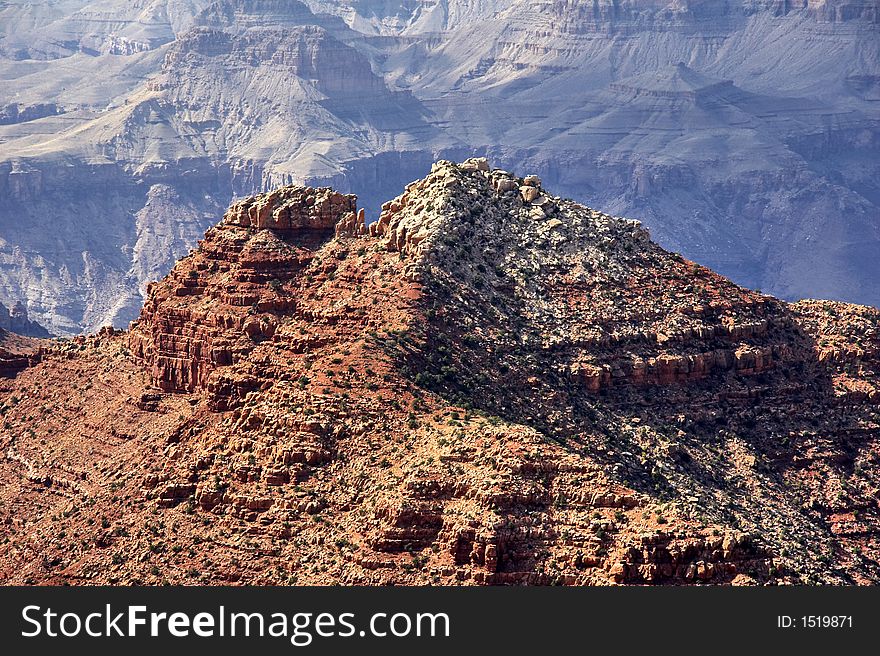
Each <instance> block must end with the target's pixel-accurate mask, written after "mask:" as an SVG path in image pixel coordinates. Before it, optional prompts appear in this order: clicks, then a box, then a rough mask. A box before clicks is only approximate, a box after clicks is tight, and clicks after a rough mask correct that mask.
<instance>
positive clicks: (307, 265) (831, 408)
mask: <svg viewBox="0 0 880 656" xmlns="http://www.w3.org/2000/svg"><path fill="white" fill-rule="evenodd" d="M878 346H880V311H878V310H876V309H873V308H868V307H861V306H852V305H847V304H842V303H833V302H824V301H809V302H803V303H798V304H794V305H790V304H787V303H784V302H782V301H778V300H776V299H774V298H772V297H769V296H766V295H763V294H760V293H757V292H754V291H749V290H746V289H743V288H741V287H738V286H737V285H735V284H733V283H731V282H730V281H729V280H727V279H725V278H723V277H721V276H719V275H717V274H715V273H713V272H712V271H710V270H708V269H706V268H704V267H701V266H699V265H697V264H694V263H693V262H690V261H688V260H686V259H684V258H683V257H681V256H680V255H677V254H673V253H669V252H667V251H665V250H663V249H662V248H660V247H659V246H658V245H657V244H655V243H654V242H652V241H651V239H650V237H649V235H648V233H647V231H646V230H645V229H644V228H643V227H642V226H641V225H640V224H639V223H638V222H635V221H631V220H626V219H620V218H615V217H612V216H609V215H606V214H602V213H600V212H597V211H594V210H591V209H589V208H587V207H584V206H582V205H579V204H577V203H575V202H573V201H571V200H567V199H565V198H562V197H559V196H556V195H554V194H553V193H552V192H551V191H549V190H548V189H547V188H546V187H545V185H544V183H543V182H542V181H541V179H540V178H538V177H537V176H534V175H531V176H526V177H523V178H520V177H518V176H516V175H514V174H511V173H507V172H505V171H501V170H498V169H492V168H491V167H490V166H489V164H488V162H486V161H485V160H468V161H466V162H464V163H462V164H460V165H458V164H453V163H451V162H440V163H438V164H436V165H435V166H434V167H433V169H432V172H431V173H430V174H429V175H428V176H427V177H426V178H424V179H423V180H420V181H417V182H414V183H412V184H410V185H408V186H407V188H406V190H405V191H404V193H402V194H401V195H400V196H398V197H397V198H395V199H393V200H391V201H388V202H387V203H385V204H384V206H383V210H382V214H381V216H380V218H379V220H378V221H377V222H375V223H373V224H371V225H370V226H369V227H367V226H366V225H365V222H364V220H363V213H362V212H360V211H359V210H358V209H357V206H356V199H355V198H354V197H353V196H350V195H343V194H340V193H337V192H334V191H332V190H331V189H327V188H314V187H303V186H296V185H293V186H286V187H282V188H280V189H277V190H275V191H273V192H271V193H266V194H262V195H259V196H255V197H253V198H249V199H246V200H244V201H241V202H239V203H236V204H234V205H233V206H232V207H230V209H229V211H228V212H227V213H226V216H225V217H224V219H223V221H222V222H221V223H220V224H218V225H217V226H215V227H213V228H211V229H210V230H208V232H207V233H206V235H205V238H204V239H203V240H202V241H201V242H200V243H199V246H198V247H197V248H196V249H195V250H194V251H193V252H192V253H191V254H190V255H189V256H187V257H185V258H183V259H182V260H181V261H180V262H179V263H178V264H177V265H176V266H175V268H174V269H173V270H172V272H171V273H170V274H169V275H168V276H167V277H166V278H164V279H163V280H162V281H160V282H158V283H156V284H155V285H152V286H151V287H150V289H149V292H148V298H147V302H146V304H145V306H144V308H143V311H142V313H141V315H140V317H139V318H138V320H137V321H136V322H134V323H133V324H132V326H131V328H130V330H129V331H128V332H125V333H120V332H118V331H114V330H112V329H107V330H103V331H101V332H100V333H99V334H97V335H94V336H90V337H79V338H76V339H74V340H72V341H66V342H58V341H55V342H41V343H40V347H41V351H40V354H39V358H35V357H34V358H31V359H30V360H27V358H25V360H26V362H25V363H24V365H26V366H22V367H21V368H20V369H19V370H18V371H17V373H16V374H15V376H14V377H13V378H10V379H7V380H6V381H5V382H4V387H5V391H4V399H3V406H2V408H3V413H4V417H5V425H4V428H3V432H2V433H0V436H2V437H0V439H2V441H3V444H2V447H3V449H4V452H5V453H6V459H5V460H4V461H3V463H2V465H0V480H2V481H3V482H4V485H3V486H2V488H0V489H3V490H4V492H3V494H4V499H3V500H4V504H3V506H2V508H3V510H2V511H0V512H2V513H3V515H2V517H3V519H2V521H3V523H2V525H3V526H5V527H6V533H7V534H6V537H7V538H8V540H9V543H8V544H9V545H10V546H9V548H8V549H7V550H5V551H4V554H3V555H2V557H0V574H2V577H3V580H4V581H6V582H47V583H61V582H64V581H78V582H93V583H99V582H105V583H123V582H125V583H131V582H140V583H160V582H163V581H169V582H173V583H182V582H197V581H198V582H204V583H227V582H241V583H263V584H274V583H351V584H364V583H372V584H391V583H394V584H425V583H448V584H560V583H562V584H577V585H580V584H609V583H655V584H677V583H719V584H720V583H736V584H740V583H743V584H747V583H764V582H803V583H818V582H827V583H868V582H876V581H877V580H878V578H880V568H878V557H880V544H878V536H880V524H878V520H880V514H878V512H880V511H878V507H877V504H876V494H875V491H876V489H877V483H878V469H877V462H876V458H875V453H876V450H877V446H878V445H877V440H878V438H880V429H878V418H880V416H878V402H880V388H878V383H880V381H878V377H877V376H878V359H877V357H878ZM28 348H31V349H32V350H33V349H35V348H37V346H36V344H31V345H30V346H29V347H28ZM25 350H26V349H25ZM17 352H19V353H21V352H22V350H21V349H19V350H18V351H17ZM50 434H51V436H52V439H47V438H48V436H49V435H50ZM99 527H100V528H99ZM67 536H72V537H67ZM206 545H207V546H209V547H210V548H206ZM37 553H38V554H40V557H39V558H36V557H34V554H37Z"/></svg>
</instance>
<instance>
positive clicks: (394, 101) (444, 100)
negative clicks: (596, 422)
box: [0, 0, 880, 335]
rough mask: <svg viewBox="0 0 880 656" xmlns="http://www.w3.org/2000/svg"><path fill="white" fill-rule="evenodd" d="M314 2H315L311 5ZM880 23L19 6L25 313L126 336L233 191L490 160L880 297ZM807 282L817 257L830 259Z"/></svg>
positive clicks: (386, 179) (9, 253)
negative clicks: (149, 294) (107, 327)
mask: <svg viewBox="0 0 880 656" xmlns="http://www.w3.org/2000/svg"><path fill="white" fill-rule="evenodd" d="M307 5H308V6H307ZM877 21H878V17H877V10H876V3H874V2H869V1H866V0H817V1H815V2H812V1H811V2H808V3H804V2H797V3H793V2H782V1H781V0H780V1H778V2H777V1H775V0H768V1H766V2H765V1H763V0H762V1H753V0H731V1H729V2H724V3H717V2H711V3H707V2H696V1H691V0H688V1H686V2H668V1H667V0H627V1H625V2H622V1H618V0H614V1H612V0H597V1H596V2H590V3H571V2H563V1H557V0H541V1H539V2H536V1H535V0H528V1H526V0H516V1H514V2H498V1H496V0H479V1H476V0H474V1H471V0H468V1H457V2H446V1H445V0H444V1H438V2H434V1H431V2H386V1H385V0H381V1H378V0H375V1H374V0H358V1H356V2H344V1H325V0H309V2H308V3H300V2H296V1H293V0H290V1H284V2H282V1H280V0H151V1H150V2H142V1H141V0H137V1H135V0H130V1H125V2H118V1H114V2H110V1H105V0H94V1H91V2H89V1H88V0H56V1H53V2H45V3H37V4H34V3H27V2H19V1H18V0H16V1H13V2H6V3H4V4H3V6H2V7H0V76H2V78H3V80H4V83H3V91H2V92H0V264H2V265H3V266H0V301H2V302H5V303H6V304H7V305H12V304H14V303H15V302H16V301H17V300H19V299H22V300H23V302H24V303H25V305H26V307H27V309H28V312H29V313H30V316H32V317H34V318H35V319H36V320H38V321H39V322H40V323H42V324H43V325H45V326H47V328H49V329H50V330H51V331H52V332H53V333H55V334H68V335H69V334H76V333H79V332H81V331H82V330H84V329H88V330H96V329H97V328H98V327H100V326H101V325H104V324H106V323H112V324H114V325H116V326H117V327H122V326H124V325H126V324H127V322H128V321H129V320H131V319H133V318H134V317H135V316H136V315H137V312H138V310H139V308H140V306H141V304H142V302H143V294H144V292H145V289H146V284H147V283H148V282H149V281H151V280H155V279H157V278H161V277H162V276H164V275H165V274H166V273H167V272H168V270H170V268H171V266H172V265H173V264H174V262H175V261H176V260H177V258H178V257H180V256H181V255H183V254H184V253H186V252H187V250H188V249H189V248H191V247H192V245H193V244H194V243H195V241H196V240H197V238H198V236H199V235H201V234H202V233H203V232H204V230H205V229H206V228H207V227H208V226H209V225H210V224H211V222H212V217H215V216H216V215H217V214H218V213H219V212H221V211H222V209H223V208H224V207H225V206H226V205H227V204H228V202H229V201H230V200H231V199H232V198H233V197H243V196H248V195H250V194H253V193H256V192H258V191H265V190H268V189H271V188H274V187H276V186H278V185H281V184H288V183H291V182H297V183H303V184H310V185H314V186H323V185H331V186H333V187H334V188H337V189H339V190H341V191H343V192H348V191H351V190H355V189H356V190H357V191H358V193H359V194H360V196H361V202H362V204H363V205H364V206H365V208H366V209H367V214H368V222H369V221H372V220H374V219H375V218H376V215H377V214H378V211H379V205H380V204H381V203H382V202H383V201H384V200H385V199H386V198H388V197H389V196H391V195H393V194H395V193H396V192H397V190H398V189H399V188H400V187H401V186H402V185H403V184H405V183H406V182H408V181H409V180H412V179H415V178H418V177H421V176H423V175H424V174H425V172H426V171H427V170H429V168H430V166H431V163H432V162H433V161H435V160H436V159H438V158H439V157H446V158H454V159H461V158H463V157H467V156H470V155H473V154H489V155H491V157H492V159H493V161H494V162H496V164H497V165H499V166H503V167H508V168H511V169H514V168H515V169H517V170H525V169H528V170H531V171H534V172H535V173H537V174H540V175H541V176H542V178H543V179H544V180H545V182H547V183H548V184H552V186H553V187H554V188H555V189H557V191H558V193H561V194H563V195H566V196H571V197H573V198H575V199H577V200H579V201H581V202H586V203H587V204H589V205H590V206H593V207H598V208H601V209H603V210H604V211H608V212H612V213H617V214H624V215H626V216H633V217H636V218H639V219H641V220H643V221H644V222H645V223H646V225H648V226H649V227H650V228H651V229H652V231H653V232H652V234H654V235H655V237H656V238H657V240H658V241H659V242H660V243H661V244H663V245H664V246H665V247H667V248H669V249H672V250H677V251H681V252H683V253H684V254H685V255H687V256H688V257H690V258H692V259H695V260H698V261H700V262H703V263H704V264H706V265H709V266H712V267H713V268H714V269H716V270H718V271H719V272H721V273H723V274H725V275H727V276H729V277H731V278H732V279H734V280H736V281H737V282H738V283H740V284H743V285H746V286H749V287H753V288H760V289H764V290H766V291H768V292H771V293H773V294H775V295H778V296H781V297H784V298H788V299H794V298H800V297H804V296H821V297H827V298H836V299H840V300H847V301H855V302H863V303H870V304H874V305H877V304H880V298H878V296H877V286H876V285H875V284H874V280H876V278H877V276H878V274H880V271H878V269H877V266H878V265H877V262H880V257H878V256H877V254H878V252H880V233H878V226H877V221H876V217H877V215H878V212H880V210H878V199H880V188H878V184H877V180H880V171H878V168H877V166H878V165H877V158H876V156H875V155H874V153H875V152H876V151H877V149H878V138H877V135H878V129H877V126H878V120H880V115H878V110H877V103H876V100H877V98H878V97H880V95H878V79H880V77H878V76H880V48H878V45H877V44H878V40H877V38H876V31H877V24H878V23H877ZM805 263H809V264H808V265H807V264H805Z"/></svg>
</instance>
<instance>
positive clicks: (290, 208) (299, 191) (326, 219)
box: [223, 185, 363, 230]
mask: <svg viewBox="0 0 880 656" xmlns="http://www.w3.org/2000/svg"><path fill="white" fill-rule="evenodd" d="M357 214H358V212H357V196H355V195H354V194H348V195H343V194H340V193H339V192H336V191H333V190H332V189H330V188H329V187H321V188H318V189H313V188H311V187H302V186H297V185H289V186H286V187H281V188H279V189H276V190H274V191H271V192H268V193H262V194H257V195H256V196H252V197H250V198H247V199H244V200H241V201H238V202H236V203H233V204H232V206H231V207H230V208H229V210H228V211H227V212H226V215H225V216H224V217H223V220H224V222H226V223H228V224H231V225H237V226H241V227H243V228H248V227H252V228H255V229H257V230H262V229H271V230H333V229H335V228H336V226H337V224H339V223H340V222H342V223H344V224H346V225H348V224H350V223H352V221H353V220H354V219H356V216H357ZM361 218H362V219H363V214H362V213H361Z"/></svg>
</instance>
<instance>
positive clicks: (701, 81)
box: [609, 62, 733, 99]
mask: <svg viewBox="0 0 880 656" xmlns="http://www.w3.org/2000/svg"><path fill="white" fill-rule="evenodd" d="M732 87H733V81H732V80H721V79H718V78H714V77H711V76H709V75H705V74H704V73H700V72H699V71H695V70H694V69H692V68H690V67H689V66H688V65H687V64H685V63H683V62H679V63H678V64H676V65H675V66H667V67H665V68H661V69H658V70H656V71H652V72H648V73H641V74H639V75H634V76H632V77H628V78H624V79H622V80H619V81H617V82H614V83H612V84H610V85H609V89H611V90H612V91H615V92H618V93H635V94H639V95H646V96H666V97H670V98H676V97H681V98H689V99H696V98H697V97H699V96H706V95H710V94H715V93H718V92H721V91H723V90H725V89H730V88H732Z"/></svg>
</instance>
